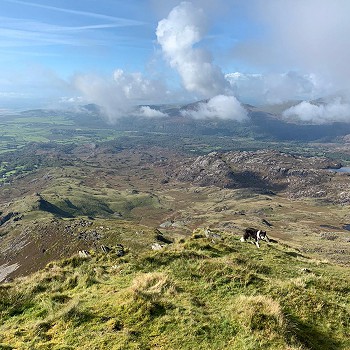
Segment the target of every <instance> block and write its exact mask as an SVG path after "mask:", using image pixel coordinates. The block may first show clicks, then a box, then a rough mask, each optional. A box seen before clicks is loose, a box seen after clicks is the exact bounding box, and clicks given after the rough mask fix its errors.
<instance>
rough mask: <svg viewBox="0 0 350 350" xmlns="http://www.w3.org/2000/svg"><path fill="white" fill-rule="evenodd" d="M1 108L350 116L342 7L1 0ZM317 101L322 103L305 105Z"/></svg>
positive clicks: (334, 3)
mask: <svg viewBox="0 0 350 350" xmlns="http://www.w3.org/2000/svg"><path fill="white" fill-rule="evenodd" d="M0 6H1V12H0V110H7V109H12V108H17V109H26V108H69V107H70V106H75V105H79V104H84V103H96V104H99V105H100V106H102V108H103V110H104V112H105V114H106V115H107V116H108V117H109V119H110V120H111V121H113V120H115V119H117V118H119V117H121V116H125V115H139V116H144V117H164V115H163V114H162V113H160V112H159V111H156V110H154V109H152V108H150V107H148V106H146V105H147V104H164V103H167V104H169V103H187V102H193V101H198V100H202V102H201V103H200V104H199V106H198V109H197V110H195V111H193V113H192V114H191V115H190V116H191V117H193V118H212V117H215V116H218V117H221V118H225V119H235V120H239V121H242V120H245V119H246V118H248V116H247V112H246V110H245V108H244V103H250V104H253V105H265V104H279V103H284V102H287V101H289V100H297V101H299V102H300V103H298V104H297V106H294V107H292V109H288V110H286V111H285V112H284V113H283V117H285V118H287V119H288V118H295V117H297V118H300V119H302V120H305V121H317V122H327V121H328V120H348V119H350V118H349V116H350V102H349V101H350V89H349V83H348V82H349V81H350V69H349V68H348V65H349V62H350V40H349V38H350V21H349V14H350V1H348V0H225V1H223V0H215V1H214V0H192V1H176V0H129V1H124V0H123V1H119V0H99V1H97V0H74V1H66V0H0ZM318 98H323V99H324V101H325V103H324V104H323V105H316V104H314V103H313V102H312V101H313V100H315V99H318Z"/></svg>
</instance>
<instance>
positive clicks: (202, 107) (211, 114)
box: [182, 95, 248, 121]
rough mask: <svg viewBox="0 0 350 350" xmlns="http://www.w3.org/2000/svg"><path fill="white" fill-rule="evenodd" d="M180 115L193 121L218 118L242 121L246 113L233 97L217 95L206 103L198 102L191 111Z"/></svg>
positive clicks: (246, 116) (245, 117)
mask: <svg viewBox="0 0 350 350" xmlns="http://www.w3.org/2000/svg"><path fill="white" fill-rule="evenodd" d="M182 115H184V116H187V117H191V118H194V119H208V118H210V119H211V118H220V119H229V120H236V121H244V120H245V119H247V118H248V115H247V111H246V110H245V109H244V108H243V107H242V105H241V104H240V103H239V101H238V100H237V99H236V98H235V97H234V96H226V95H218V96H215V97H213V98H211V99H210V100H209V101H208V102H200V103H198V105H197V106H196V108H195V109H193V110H185V111H183V112H182Z"/></svg>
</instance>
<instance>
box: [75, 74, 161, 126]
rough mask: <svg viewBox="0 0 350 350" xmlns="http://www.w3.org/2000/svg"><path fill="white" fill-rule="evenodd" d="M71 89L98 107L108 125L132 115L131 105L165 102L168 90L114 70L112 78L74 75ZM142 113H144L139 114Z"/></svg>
mask: <svg viewBox="0 0 350 350" xmlns="http://www.w3.org/2000/svg"><path fill="white" fill-rule="evenodd" d="M73 85H74V86H75V88H76V89H77V90H78V91H79V92H80V93H81V94H82V95H83V96H84V98H85V100H86V102H89V103H96V104H98V105H99V106H101V107H102V109H103V111H104V113H105V114H106V116H107V117H108V118H109V121H110V122H112V123H113V122H114V121H115V120H116V119H118V118H121V117H125V116H128V115H132V114H133V112H134V109H135V105H137V104H140V103H142V102H144V103H150V102H154V101H158V100H162V101H166V100H167V95H168V90H167V88H166V86H165V85H164V83H163V82H162V81H160V80H156V79H147V78H145V77H144V76H143V75H142V74H141V73H125V72H124V71H123V70H121V69H117V70H116V71H115V72H114V73H113V76H112V77H107V78H105V77H101V76H98V75H77V76H75V77H74V79H73ZM141 113H144V114H145V113H146V114H147V111H143V112H142V111H141Z"/></svg>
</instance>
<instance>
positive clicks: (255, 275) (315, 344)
mask: <svg viewBox="0 0 350 350" xmlns="http://www.w3.org/2000/svg"><path fill="white" fill-rule="evenodd" d="M200 236H201V235H200V231H199V234H198V232H197V235H196V237H197V239H195V238H194V237H193V238H190V239H187V240H185V241H183V243H177V244H174V245H171V246H169V247H168V248H167V249H165V250H162V251H158V252H150V253H144V254H141V255H135V256H132V255H131V254H129V255H127V256H126V257H124V258H117V257H116V256H114V255H113V253H112V254H110V255H108V256H99V255H97V256H93V257H92V258H90V259H81V258H78V257H73V258H70V259H66V260H63V261H60V262H55V263H50V264H49V265H48V266H47V267H46V269H45V270H43V271H40V272H38V273H36V274H35V275H32V276H30V277H27V278H23V279H21V280H19V281H15V282H14V283H12V284H7V285H3V286H1V287H0V295H1V298H0V320H1V322H0V324H1V325H0V344H2V346H3V348H6V346H7V347H8V348H11V347H13V348H15V349H142V350H146V349H237V350H238V349H240V350H241V349H274V350H275V349H281V350H282V349H290V350H292V349H293V350H295V349H317V350H322V349H324V350H332V349H349V348H350V340H349V338H348V334H349V332H350V324H349V320H350V317H349V316H350V307H349V301H350V300H349V292H350V288H349V282H350V278H349V275H348V271H347V270H346V269H345V268H341V267H338V266H335V265H331V264H325V263H321V262H318V261H316V260H312V259H308V258H307V257H303V256H302V255H300V254H298V253H297V252H295V251H293V250H292V249H291V248H289V247H285V246H281V245H278V244H273V245H271V244H270V245H268V244H266V243H265V244H262V247H261V249H257V248H256V247H255V246H253V245H251V244H243V243H241V242H239V240H238V238H236V237H233V236H230V235H227V236H224V239H223V240H217V241H216V242H212V241H211V240H209V239H206V238H198V237H200Z"/></svg>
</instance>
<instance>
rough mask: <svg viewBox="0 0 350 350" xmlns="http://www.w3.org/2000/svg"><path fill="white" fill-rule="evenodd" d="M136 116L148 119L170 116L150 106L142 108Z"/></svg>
mask: <svg viewBox="0 0 350 350" xmlns="http://www.w3.org/2000/svg"><path fill="white" fill-rule="evenodd" d="M135 115H137V116H140V117H146V118H164V117H167V116H168V115H167V114H166V113H163V112H161V111H157V110H156V109H153V108H151V107H149V106H141V107H140V108H139V110H138V111H137V112H136V113H135Z"/></svg>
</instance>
